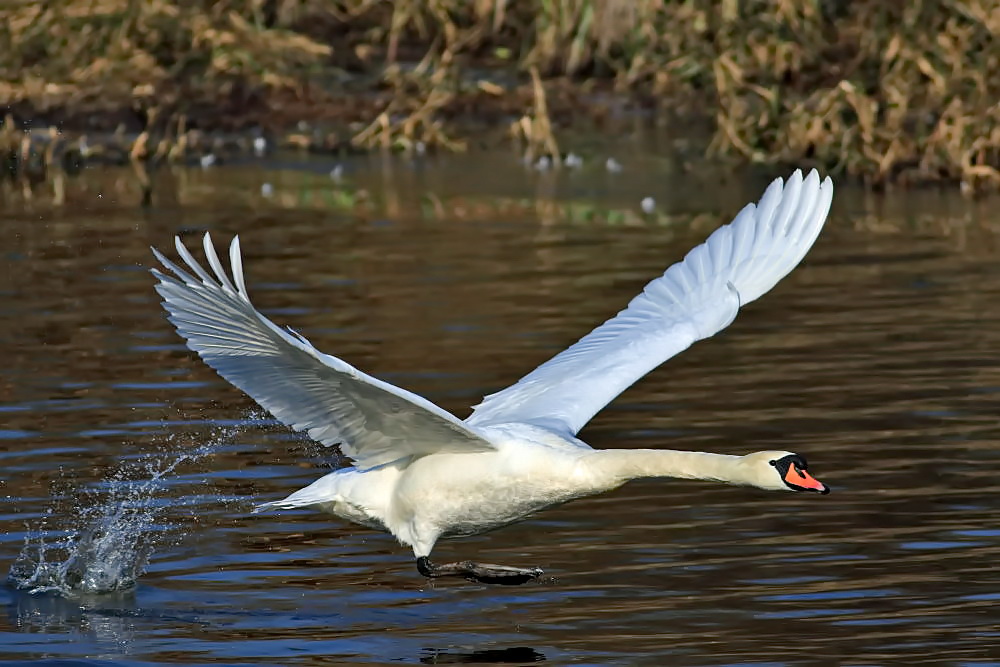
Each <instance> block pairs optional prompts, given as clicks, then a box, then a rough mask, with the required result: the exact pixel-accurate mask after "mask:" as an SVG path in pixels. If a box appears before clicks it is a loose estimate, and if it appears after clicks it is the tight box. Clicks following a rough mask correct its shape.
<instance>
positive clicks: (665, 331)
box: [466, 171, 833, 435]
mask: <svg viewBox="0 0 1000 667" xmlns="http://www.w3.org/2000/svg"><path fill="white" fill-rule="evenodd" d="M832 197H833V183H832V182H831V181H830V179H829V178H827V179H826V180H824V181H823V182H822V184H821V183H820V180H819V175H818V174H817V173H816V172H815V171H812V172H810V174H809V177H808V178H806V179H805V181H804V182H803V179H802V172H800V171H796V172H795V173H794V174H793V175H792V177H791V178H789V179H788V184H787V185H783V184H782V181H781V179H780V178H779V179H776V180H775V181H774V182H773V183H771V185H770V187H768V189H767V191H766V192H765V193H764V196H763V197H762V198H761V200H760V203H759V204H758V205H757V206H754V205H753V204H748V205H747V206H746V207H745V208H744V209H743V210H742V211H740V213H739V215H737V216H736V218H735V219H734V220H733V221H732V222H731V223H730V224H728V225H725V226H723V227H721V228H719V229H717V230H716V231H715V232H714V233H713V234H712V235H711V236H710V237H709V238H708V240H707V241H705V242H704V243H703V244H701V245H700V246H698V247H696V248H695V249H694V250H692V251H691V252H689V253H688V254H687V256H686V257H685V258H684V260H683V261H681V262H678V263H677V264H674V265H673V266H671V267H670V268H669V269H667V271H666V272H665V273H664V274H663V275H662V276H661V277H659V278H657V279H656V280H653V281H652V282H650V283H649V284H648V285H646V287H645V289H643V291H642V293H641V294H640V295H639V296H637V297H635V298H634V299H633V300H632V302H631V303H629V305H628V307H627V308H626V309H625V310H623V311H621V312H620V313H618V315H617V316H616V317H614V318H612V319H610V320H608V321H607V322H605V323H604V324H602V325H601V326H599V327H597V328H596V329H594V330H593V331H592V332H590V333H589V334H587V335H586V336H584V337H583V338H582V339H580V340H579V341H578V342H577V343H576V344H574V345H573V346H572V347H570V348H568V349H566V350H565V351H563V352H561V353H560V354H558V355H556V356H555V357H553V358H552V359H550V360H549V361H547V362H546V363H544V364H542V365H541V366H539V367H538V368H536V369H535V370H534V371H532V372H531V373H529V374H528V375H526V376H524V377H523V378H521V380H519V381H518V382H517V383H516V384H514V385H512V386H510V387H508V388H506V389H504V390H503V391H500V392H497V393H495V394H492V395H490V396H487V397H486V398H485V399H484V400H483V402H482V403H480V404H479V405H477V406H476V407H475V412H474V413H473V414H472V415H471V416H470V417H469V418H468V419H467V420H466V423H467V424H469V425H473V426H477V427H478V426H484V425H488V424H500V423H507V422H525V423H529V424H534V425H536V426H541V427H544V428H548V429H550V430H553V431H556V432H559V433H563V434H573V435H575V434H576V433H577V432H578V431H579V430H580V429H581V428H583V426H584V424H586V423H587V422H588V421H590V419H591V418H592V417H593V416H594V415H595V414H597V412H598V411H599V410H601V408H603V407H604V406H605V405H607V404H608V403H610V402H611V401H612V400H613V399H614V398H615V397H616V396H617V395H618V394H620V393H621V392H622V391H624V390H625V389H626V388H628V387H629V386H630V385H632V384H633V383H634V382H635V381H636V380H638V379H639V378H641V377H642V376H643V375H645V374H646V373H648V372H649V371H651V370H652V369H654V368H656V367H657V366H659V365H660V364H662V363H663V362H664V361H666V360H667V359H669V358H670V357H672V356H674V355H675V354H677V353H679V352H681V351H683V350H685V349H687V348H688V347H690V346H691V344H692V343H694V342H695V341H698V340H701V339H703V338H708V337H709V336H713V335H715V334H716V333H718V332H719V331H721V330H722V329H725V328H726V327H727V326H729V324H730V323H731V322H732V321H733V319H734V318H735V317H736V313H737V312H738V311H739V309H740V306H742V305H743V304H746V303H750V302H751V301H753V300H754V299H756V298H757V297H759V296H760V295H762V294H764V293H765V292H767V291H768V290H769V289H771V288H772V287H774V285H775V284H776V283H777V282H778V281H779V280H781V279H782V278H783V277H784V276H785V275H787V274H788V272H789V271H791V270H792V269H793V268H795V266H796V265H797V264H798V263H799V262H800V261H801V260H802V258H803V257H804V256H805V254H806V252H807V251H808V250H809V248H810V247H811V246H812V244H813V242H814V241H815V240H816V236H817V235H818V234H819V232H820V229H822V227H823V222H824V221H825V220H826V216H827V213H828V212H829V210H830V202H831V200H832Z"/></svg>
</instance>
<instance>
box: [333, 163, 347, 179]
mask: <svg viewBox="0 0 1000 667" xmlns="http://www.w3.org/2000/svg"><path fill="white" fill-rule="evenodd" d="M343 177H344V167H343V165H339V164H338V165H337V166H335V167H334V168H333V169H331V170H330V178H331V179H333V180H335V181H339V180H340V179H342V178H343Z"/></svg>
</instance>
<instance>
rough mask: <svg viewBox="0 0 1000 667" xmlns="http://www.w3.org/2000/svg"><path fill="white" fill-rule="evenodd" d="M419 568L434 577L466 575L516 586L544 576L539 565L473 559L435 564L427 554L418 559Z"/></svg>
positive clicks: (421, 571) (476, 579)
mask: <svg viewBox="0 0 1000 667" xmlns="http://www.w3.org/2000/svg"><path fill="white" fill-rule="evenodd" d="M417 570H419V571H420V574H422V575H424V576H425V577H430V578H432V579H434V578H437V577H451V576H458V577H465V578H466V579H468V580H469V581H477V582H479V583H483V584H500V585H503V586H516V585H518V584H523V583H526V582H529V581H531V580H532V579H537V578H538V577H540V576H542V569H541V568H538V567H510V566H508V565H493V564H491V563H474V562H473V561H471V560H463V561H459V562H456V563H444V564H442V565H435V564H434V563H432V562H431V561H430V559H429V558H427V557H426V556H422V557H420V558H418V559H417Z"/></svg>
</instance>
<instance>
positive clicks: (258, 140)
mask: <svg viewBox="0 0 1000 667" xmlns="http://www.w3.org/2000/svg"><path fill="white" fill-rule="evenodd" d="M253 152H254V153H256V154H257V156H258V157H259V156H261V155H263V154H264V153H266V152H267V139H265V138H264V137H255V138H254V140H253Z"/></svg>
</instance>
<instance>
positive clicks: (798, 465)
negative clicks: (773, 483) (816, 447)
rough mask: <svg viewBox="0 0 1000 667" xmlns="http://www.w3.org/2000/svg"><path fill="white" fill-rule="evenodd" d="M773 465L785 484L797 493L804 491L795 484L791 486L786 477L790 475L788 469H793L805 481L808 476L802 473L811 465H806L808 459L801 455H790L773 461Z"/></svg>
mask: <svg viewBox="0 0 1000 667" xmlns="http://www.w3.org/2000/svg"><path fill="white" fill-rule="evenodd" d="M771 465H773V466H774V467H775V468H777V469H778V474H779V475H781V479H782V480H783V481H784V482H785V484H787V485H788V486H789V487H790V488H792V489H795V490H796V491H801V490H802V489H801V488H799V487H796V486H795V485H793V484H789V483H788V480H786V479H785V477H786V476H787V475H788V469H789V468H792V469H794V470H795V472H797V473H798V475H799V477H801V478H802V479H805V477H806V476H805V474H804V473H803V472H802V471H803V470H806V469H807V468H808V467H809V464H807V463H806V458H805V457H804V456H802V455H801V454H789V455H788V456H782V457H781V458H780V459H778V460H776V461H771Z"/></svg>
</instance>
